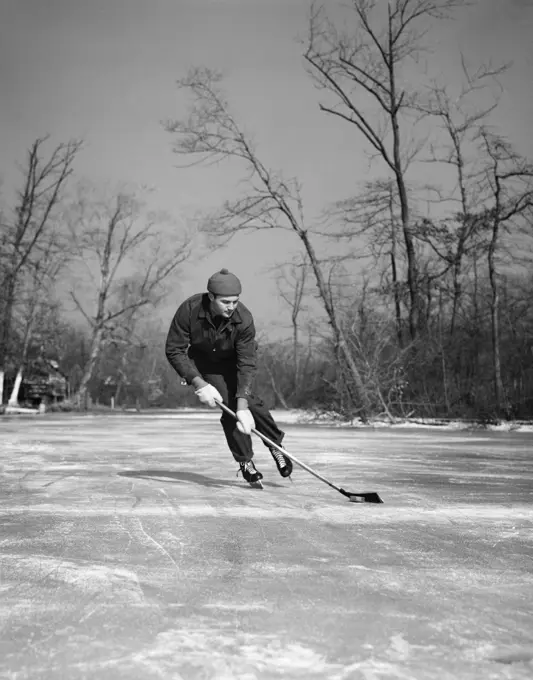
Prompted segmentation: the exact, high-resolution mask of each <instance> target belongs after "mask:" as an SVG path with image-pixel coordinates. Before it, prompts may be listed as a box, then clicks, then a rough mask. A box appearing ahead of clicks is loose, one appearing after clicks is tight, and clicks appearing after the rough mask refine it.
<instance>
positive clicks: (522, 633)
mask: <svg viewBox="0 0 533 680" xmlns="http://www.w3.org/2000/svg"><path fill="white" fill-rule="evenodd" d="M218 417H219V416H218V414H216V413H213V412H209V413H207V414H198V413H195V412H192V411H191V412H188V413H184V414H181V415H180V416H174V415H172V416H170V415H168V414H166V415H163V414H162V415H160V416H149V415H142V414H141V415H134V414H131V415H121V414H117V415H110V416H104V415H102V416H99V415H88V416H83V417H81V416H54V415H47V416H44V417H41V416H32V417H21V418H15V417H13V418H11V417H10V418H7V417H4V418H2V419H0V470H1V475H0V548H1V551H0V552H1V556H0V677H2V678H6V680H26V679H28V680H29V679H31V680H45V679H46V680H48V679H54V680H56V679H58V678H65V679H67V678H68V680H81V679H82V678H87V679H90V680H104V679H105V680H122V679H124V680H137V679H138V680H151V679H152V678H154V679H156V678H158V679H161V678H163V679H165V680H166V679H172V680H180V679H182V678H183V679H184V680H189V679H193V680H195V679H196V678H198V679H200V678H201V679H206V678H217V679H219V678H222V679H224V680H231V679H233V678H235V679H239V680H241V679H242V680H252V679H254V678H266V679H270V678H305V679H313V678H328V679H330V678H331V679H334V680H359V679H361V680H382V679H384V680H391V679H396V678H399V679H400V678H401V679H405V680H418V679H426V678H428V679H430V678H431V679H433V678H434V679H435V680H448V679H449V680H452V679H453V680H457V679H461V680H469V679H476V680H480V679H483V680H488V679H491V678H494V679H496V678H497V679H501V678H524V679H525V678H528V679H529V678H531V677H532V676H533V434H532V433H490V432H483V431H472V432H467V431H460V432H458V431H443V430H437V429H431V430H429V429H424V430H417V429H412V430H411V429H408V428H402V429H378V430H371V429H344V428H327V427H315V426H310V425H295V424H286V425H285V424H283V416H282V415H280V420H279V422H280V425H281V426H282V428H283V429H285V430H286V432H287V434H286V438H285V442H284V444H285V446H286V448H287V449H288V451H289V452H292V453H294V454H295V455H296V456H297V457H298V458H301V459H302V461H304V462H305V463H307V464H309V465H311V466H312V467H313V468H316V470H317V471H318V472H320V473H321V474H322V475H324V476H325V477H327V478H328V479H331V481H333V482H335V483H336V484H338V485H339V486H342V487H343V488H345V489H347V490H348V491H352V492H366V491H377V492H378V493H379V495H380V496H381V497H382V498H383V500H384V504H383V505H370V504H354V503H350V502H348V501H347V499H345V498H344V497H343V496H342V495H341V494H339V493H337V492H336V491H335V490H333V489H331V488H329V487H328V486H327V485H325V484H323V483H322V482H320V481H319V480H317V479H316V478H314V477H312V476H311V475H309V474H308V473H307V472H305V471H304V470H302V469H300V468H298V466H295V470H294V473H293V483H291V482H290V481H288V480H283V479H282V478H281V477H280V476H279V475H278V473H277V470H276V468H275V466H274V463H273V461H272V459H271V457H270V454H269V453H268V451H267V450H266V449H265V447H264V446H263V444H262V443H261V442H260V441H259V440H258V439H256V438H254V440H255V447H254V448H255V451H256V457H255V462H256V465H257V467H258V468H259V469H260V470H261V471H262V472H263V474H264V480H263V482H264V486H265V488H264V490H262V491H261V490H254V489H251V488H249V487H248V485H247V484H246V483H245V482H244V481H243V480H242V477H240V475H239V477H237V476H236V470H237V466H236V464H235V463H234V462H233V459H232V458H231V455H230V453H229V451H228V450H227V448H226V444H225V441H224V439H223V435H222V430H221V428H220V425H219V424H218Z"/></svg>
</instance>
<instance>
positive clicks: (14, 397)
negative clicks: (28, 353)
mask: <svg viewBox="0 0 533 680" xmlns="http://www.w3.org/2000/svg"><path fill="white" fill-rule="evenodd" d="M22 371H23V368H22V365H20V366H19V369H18V371H17V376H16V378H15V384H14V385H13V389H12V390H11V396H10V397H9V401H8V402H7V405H8V406H17V405H18V401H19V390H20V386H21V384H22Z"/></svg>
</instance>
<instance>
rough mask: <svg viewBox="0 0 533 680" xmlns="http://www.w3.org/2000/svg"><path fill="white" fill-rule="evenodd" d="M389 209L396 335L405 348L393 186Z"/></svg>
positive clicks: (401, 346)
mask: <svg viewBox="0 0 533 680" xmlns="http://www.w3.org/2000/svg"><path fill="white" fill-rule="evenodd" d="M389 209H390V216H391V251H390V260H391V271H392V290H393V294H394V313H395V318H396V336H397V338H398V346H399V347H400V349H403V333H402V307H401V299H400V283H399V281H398V270H397V267H396V222H395V220H394V213H393V205H392V187H391V189H390V190H389Z"/></svg>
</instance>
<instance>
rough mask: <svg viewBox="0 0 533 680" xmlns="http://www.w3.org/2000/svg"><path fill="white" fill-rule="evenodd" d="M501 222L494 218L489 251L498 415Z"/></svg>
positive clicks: (500, 386) (499, 408) (501, 392)
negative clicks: (497, 253) (499, 237)
mask: <svg viewBox="0 0 533 680" xmlns="http://www.w3.org/2000/svg"><path fill="white" fill-rule="evenodd" d="M499 226H500V225H499V220H498V217H495V218H494V221H493V225H492V238H491V241H490V244H489V250H488V265H489V280H490V288H491V292H492V295H491V300H490V319H491V335H492V369H493V382H494V400H495V407H496V413H497V415H500V414H501V412H502V402H503V397H504V390H503V381H502V369H501V358H500V309H499V308H500V292H499V288H498V279H497V272H496V248H497V243H498V234H499Z"/></svg>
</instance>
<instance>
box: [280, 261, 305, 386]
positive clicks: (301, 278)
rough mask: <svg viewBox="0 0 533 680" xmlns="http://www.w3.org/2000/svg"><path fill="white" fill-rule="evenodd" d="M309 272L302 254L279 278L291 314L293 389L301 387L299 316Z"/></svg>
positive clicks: (282, 296)
mask: <svg viewBox="0 0 533 680" xmlns="http://www.w3.org/2000/svg"><path fill="white" fill-rule="evenodd" d="M308 273H309V260H308V258H307V255H306V254H304V255H301V256H300V258H299V259H298V260H297V261H295V262H293V263H292V264H291V265H290V266H289V267H288V269H285V270H284V271H283V274H282V275H281V276H280V277H279V278H278V280H277V286H278V294H279V296H280V297H281V299H282V300H283V301H284V302H285V303H286V304H287V305H288V307H289V309H290V314H291V326H292V359H293V391H294V392H295V393H297V392H298V390H299V388H300V368H301V361H300V355H301V351H300V350H301V348H300V323H299V318H298V317H299V316H300V313H301V312H302V311H303V305H302V303H303V298H304V295H305V292H306V291H305V286H306V280H307V277H308Z"/></svg>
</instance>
